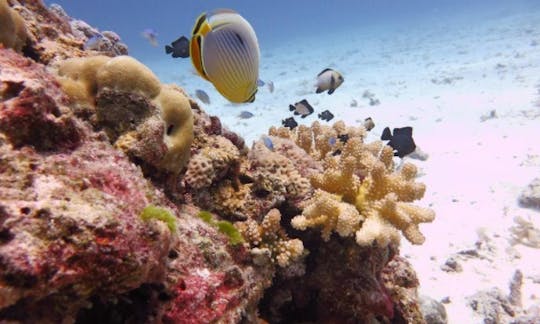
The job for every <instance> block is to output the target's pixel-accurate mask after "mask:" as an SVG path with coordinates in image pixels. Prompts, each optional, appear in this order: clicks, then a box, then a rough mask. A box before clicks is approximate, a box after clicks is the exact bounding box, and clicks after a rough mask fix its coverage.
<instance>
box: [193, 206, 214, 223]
mask: <svg viewBox="0 0 540 324" xmlns="http://www.w3.org/2000/svg"><path fill="white" fill-rule="evenodd" d="M197 217H199V218H200V219H202V220H203V221H204V222H205V223H207V224H210V225H212V226H214V225H215V223H216V222H215V221H214V219H213V218H212V213H211V212H209V211H206V210H201V211H200V212H199V213H197Z"/></svg>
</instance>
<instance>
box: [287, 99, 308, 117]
mask: <svg viewBox="0 0 540 324" xmlns="http://www.w3.org/2000/svg"><path fill="white" fill-rule="evenodd" d="M289 110H290V111H294V114H295V115H296V116H298V115H300V118H306V117H307V116H309V115H311V114H313V111H314V110H313V107H311V105H310V104H309V102H307V100H306V99H303V100H302V101H300V102H297V103H295V104H294V106H293V105H289Z"/></svg>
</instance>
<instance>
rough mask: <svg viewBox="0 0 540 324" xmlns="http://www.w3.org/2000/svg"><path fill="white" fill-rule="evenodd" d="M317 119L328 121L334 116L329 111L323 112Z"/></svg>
mask: <svg viewBox="0 0 540 324" xmlns="http://www.w3.org/2000/svg"><path fill="white" fill-rule="evenodd" d="M318 116H319V118H320V119H322V120H326V121H330V120H332V118H334V114H332V113H331V112H330V110H325V111H323V112H322V113H320V114H319V115H318Z"/></svg>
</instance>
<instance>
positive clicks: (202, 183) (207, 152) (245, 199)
mask: <svg viewBox="0 0 540 324" xmlns="http://www.w3.org/2000/svg"><path fill="white" fill-rule="evenodd" d="M209 130H212V129H211V128H208V127H204V126H202V127H201V126H200V125H196V126H195V138H197V139H198V141H201V139H202V138H204V139H205V141H204V142H202V141H201V142H199V143H197V141H196V142H195V143H194V144H195V147H197V146H200V147H198V148H196V150H197V153H196V154H194V155H193V157H192V159H190V161H189V163H188V166H187V171H186V176H185V177H184V180H183V182H184V186H185V187H187V188H188V189H196V190H191V192H190V193H189V195H190V197H191V198H190V199H192V200H193V201H195V202H196V203H197V204H198V205H199V206H201V208H204V209H208V210H211V211H215V212H217V213H219V214H220V215H221V216H223V217H226V218H229V219H233V220H246V219H250V218H251V219H257V220H258V221H260V220H262V216H264V215H265V214H266V213H268V211H269V210H270V209H272V208H275V207H278V206H280V205H281V204H284V203H288V204H291V205H295V206H296V205H299V203H300V202H302V201H303V200H304V199H306V198H307V197H308V196H309V195H310V194H311V192H312V189H311V186H310V185H309V181H308V179H307V178H306V176H304V175H309V174H310V173H312V172H315V171H316V170H320V165H319V164H318V163H316V162H315V161H313V160H312V159H311V158H310V157H309V155H308V154H307V153H305V152H304V151H302V150H301V149H299V148H298V147H297V146H296V145H294V143H292V142H291V141H289V140H285V139H280V138H277V137H269V138H270V140H272V141H273V147H274V149H273V150H270V149H268V148H267V147H266V146H265V145H264V143H263V141H262V140H260V141H257V142H255V143H254V144H253V147H252V149H251V150H250V151H249V153H245V151H244V150H243V149H239V148H238V147H237V146H236V145H234V143H233V142H232V141H231V140H229V139H227V138H226V137H224V136H222V135H211V134H208V133H207V131H209ZM212 131H215V130H212ZM218 133H219V134H221V131H218ZM233 139H234V138H233ZM288 154H292V156H295V157H297V158H298V159H295V160H291V159H290V158H289V157H288ZM304 167H305V168H304Z"/></svg>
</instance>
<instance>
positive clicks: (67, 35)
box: [1, 0, 128, 64]
mask: <svg viewBox="0 0 540 324" xmlns="http://www.w3.org/2000/svg"><path fill="white" fill-rule="evenodd" d="M3 1H5V0H3ZM10 2H11V3H12V4H13V6H12V9H11V12H12V16H17V15H18V16H20V17H21V18H22V21H23V23H24V30H25V31H26V38H25V40H24V43H23V42H22V41H20V40H22V32H21V29H22V28H21V29H17V30H16V32H17V33H18V34H17V35H18V37H17V38H18V39H20V40H19V41H17V42H16V43H17V44H18V45H17V46H16V47H15V48H16V49H18V47H20V46H21V44H22V49H21V50H22V53H23V54H24V55H25V56H26V57H29V58H31V59H33V60H34V61H36V62H39V63H43V64H52V63H54V62H57V61H61V60H65V59H67V58H71V57H83V56H90V55H95V54H96V53H98V54H102V55H107V56H117V55H126V54H127V53H128V51H127V46H126V45H125V44H123V43H122V42H121V40H120V37H118V35H116V34H115V33H114V32H106V31H105V32H99V31H98V30H97V29H95V28H92V27H90V26H89V25H88V24H86V23H84V22H82V21H80V20H76V19H72V18H70V17H69V16H67V15H66V14H65V12H64V11H63V9H62V8H61V7H60V6H58V5H53V6H52V8H54V10H49V9H48V8H47V7H46V6H45V4H44V3H43V1H42V0H16V1H10ZM13 12H15V13H16V14H13ZM14 19H17V18H14ZM1 21H2V22H4V19H3V18H2V19H1ZM8 26H9V24H6V25H4V24H3V23H2V27H8ZM14 32H15V31H14ZM13 35H15V34H13ZM96 35H99V37H100V38H101V39H100V44H99V45H100V46H99V48H96V50H93V51H90V50H87V49H85V43H86V42H87V41H88V40H89V39H91V38H92V37H93V36H96ZM6 46H8V47H10V45H6Z"/></svg>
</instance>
